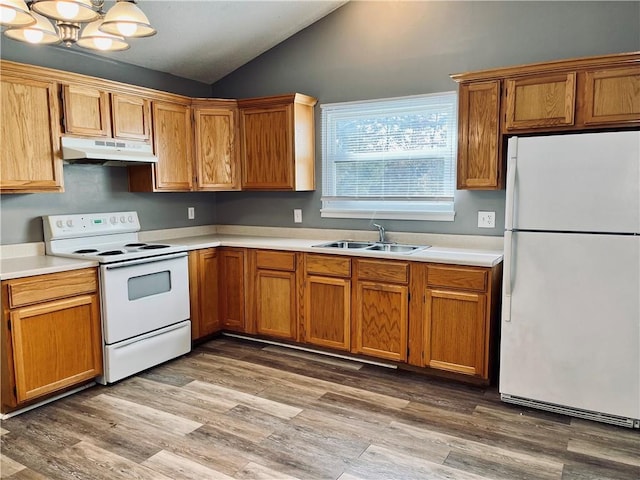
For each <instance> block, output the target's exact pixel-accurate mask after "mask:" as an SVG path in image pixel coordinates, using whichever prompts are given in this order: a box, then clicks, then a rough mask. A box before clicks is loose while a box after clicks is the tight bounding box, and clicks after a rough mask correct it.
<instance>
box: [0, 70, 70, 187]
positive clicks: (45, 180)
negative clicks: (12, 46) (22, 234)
mask: <svg viewBox="0 0 640 480" xmlns="http://www.w3.org/2000/svg"><path fill="white" fill-rule="evenodd" d="M1 73H2V75H1V76H0V84H1V88H0V96H1V100H0V132H1V134H0V138H1V139H2V149H0V150H1V153H0V175H1V176H0V192H2V193H37V192H62V191H64V188H63V177H62V158H61V156H60V140H59V137H60V107H59V100H58V95H57V89H58V85H57V84H56V83H55V82H53V81H49V80H46V79H42V78H41V77H39V76H35V77H31V76H29V75H28V70H26V69H23V68H20V67H19V66H16V67H13V66H12V65H9V64H8V63H5V62H3V63H2V70H1Z"/></svg>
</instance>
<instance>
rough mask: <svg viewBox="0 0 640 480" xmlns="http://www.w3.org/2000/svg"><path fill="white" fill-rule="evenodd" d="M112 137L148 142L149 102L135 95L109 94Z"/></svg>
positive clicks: (149, 130) (149, 127)
mask: <svg viewBox="0 0 640 480" xmlns="http://www.w3.org/2000/svg"><path fill="white" fill-rule="evenodd" d="M111 120H112V124H113V137H114V138H121V139H130V140H141V141H145V142H149V141H150V139H151V101H150V100H148V99H146V98H143V97H138V96H135V95H126V94H122V93H112V94H111Z"/></svg>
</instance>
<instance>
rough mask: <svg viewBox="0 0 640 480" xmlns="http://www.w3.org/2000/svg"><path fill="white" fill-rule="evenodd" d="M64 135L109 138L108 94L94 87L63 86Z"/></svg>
mask: <svg viewBox="0 0 640 480" xmlns="http://www.w3.org/2000/svg"><path fill="white" fill-rule="evenodd" d="M62 98H63V101H64V133H65V134H70V135H79V136H92V137H110V136H111V116H110V110H109V94H108V93H107V92H105V91H103V90H100V89H98V88H95V87H89V86H83V85H63V86H62Z"/></svg>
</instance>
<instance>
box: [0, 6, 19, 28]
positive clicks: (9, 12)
mask: <svg viewBox="0 0 640 480" xmlns="http://www.w3.org/2000/svg"><path fill="white" fill-rule="evenodd" d="M17 16H18V12H16V11H15V10H14V9H13V8H7V7H5V6H4V5H0V23H2V24H5V23H11V22H13V21H14V20H15V19H16V17H17Z"/></svg>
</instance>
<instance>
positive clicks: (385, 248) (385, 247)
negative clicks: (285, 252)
mask: <svg viewBox="0 0 640 480" xmlns="http://www.w3.org/2000/svg"><path fill="white" fill-rule="evenodd" d="M313 246H314V247H317V248H344V249H353V250H367V251H371V252H389V253H412V252H417V251H418V250H424V249H425V248H429V247H430V246H431V245H406V244H403V243H381V242H356V241H352V240H337V241H335V242H328V243H322V244H320V245H313Z"/></svg>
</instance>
